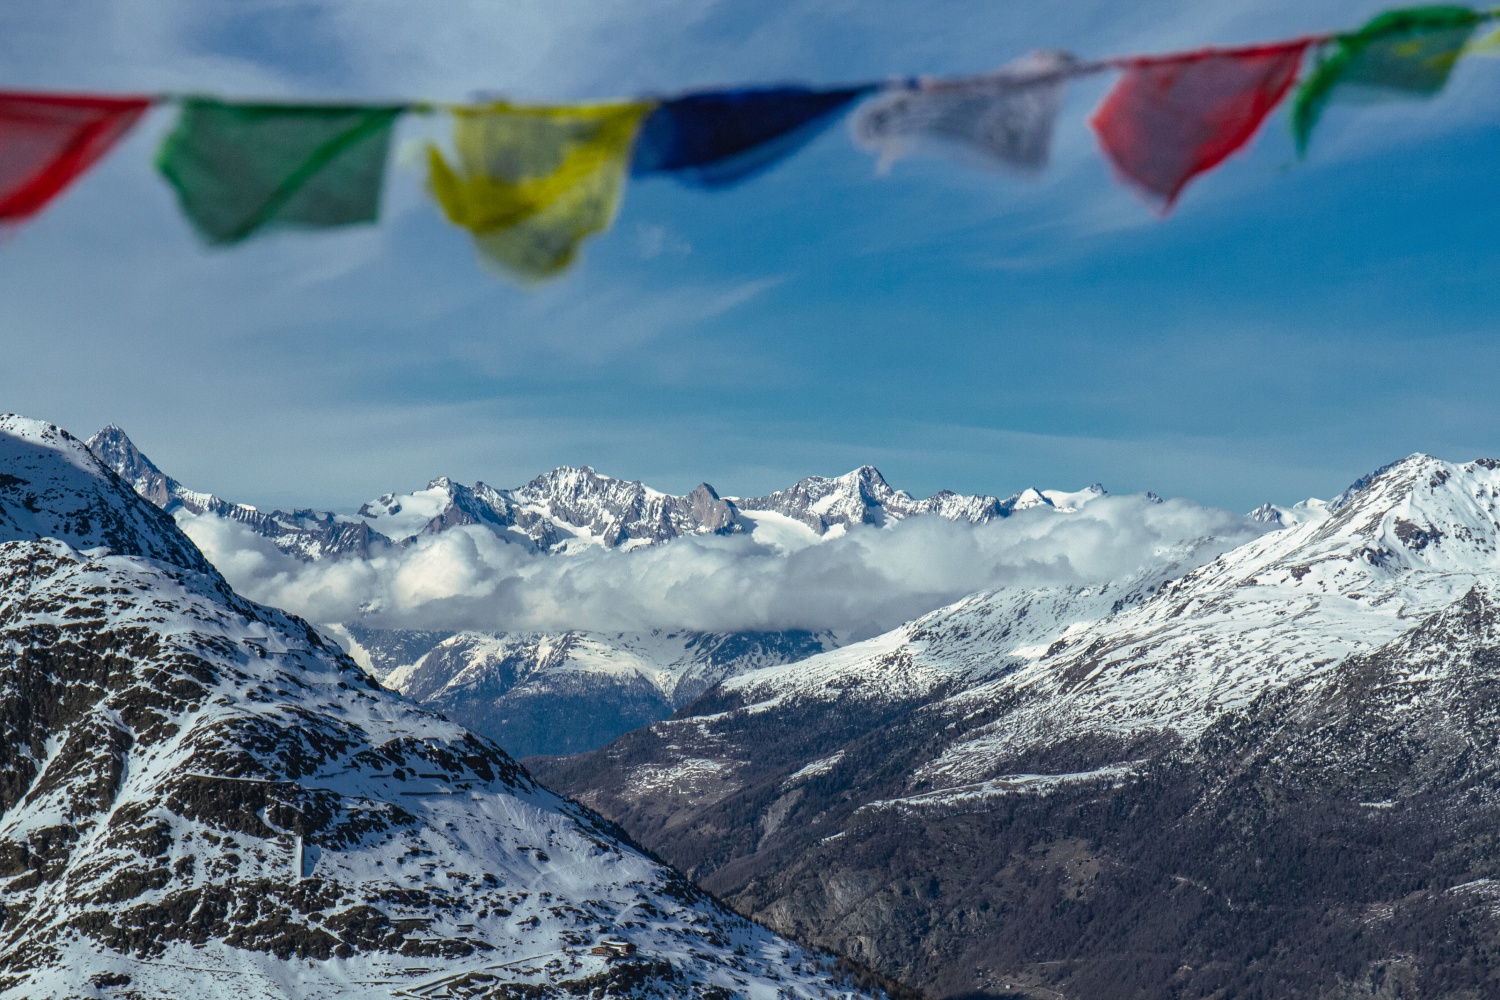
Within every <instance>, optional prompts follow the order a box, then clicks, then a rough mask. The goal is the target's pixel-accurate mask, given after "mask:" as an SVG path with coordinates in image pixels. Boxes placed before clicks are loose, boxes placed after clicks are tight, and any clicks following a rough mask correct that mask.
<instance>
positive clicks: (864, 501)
mask: <svg viewBox="0 0 1500 1000" xmlns="http://www.w3.org/2000/svg"><path fill="white" fill-rule="evenodd" d="M89 448H90V449H91V450H92V451H93V452H94V454H95V455H97V456H98V457H99V459H100V460H101V461H103V462H104V463H105V464H106V465H108V466H109V467H110V468H111V469H113V470H114V471H115V472H116V473H117V474H119V475H120V477H121V478H122V479H124V480H125V481H126V482H129V483H130V484H131V485H133V486H134V487H135V488H136V490H137V491H138V492H139V493H140V494H141V495H142V496H143V497H145V498H146V499H148V500H150V501H151V502H152V503H154V504H156V505H157V506H158V507H161V508H162V509H164V510H168V511H174V512H175V511H178V510H181V511H186V512H188V513H190V514H198V515H201V514H210V515H213V516H216V517H222V518H227V519H230V520H234V521H238V522H240V523H242V524H245V525H246V526H248V527H250V528H251V529H252V530H254V531H256V532H257V533H259V534H261V535H264V536H265V537H267V538H269V539H271V540H272V541H273V542H274V543H275V544H276V545H277V546H278V547H279V548H281V549H282V550H283V551H286V552H288V553H290V554H292V555H296V556H298V557H300V558H303V559H319V558H326V557H340V556H346V555H361V556H367V555H369V554H370V553H371V552H372V551H378V550H379V549H380V548H381V547H385V546H391V545H401V544H408V543H410V542H411V541H412V540H414V539H416V538H419V537H422V536H424V535H433V534H437V533H439V532H442V531H446V530H448V529H451V528H455V527H459V526H461V525H480V526H483V527H487V528H489V529H490V530H492V531H494V532H495V533H496V534H497V535H499V536H500V537H502V538H505V539H507V540H509V541H513V542H517V543H519V544H522V545H525V546H527V547H529V548H531V549H533V550H537V551H543V552H559V553H566V552H569V551H578V550H579V549H580V548H590V547H594V546H602V547H605V548H618V549H630V548H635V547H638V546H641V545H652V544H657V543H660V542H665V541H670V540H671V539H674V538H680V537H683V536H686V535H713V534H737V533H741V532H757V531H759V532H762V533H763V534H766V535H768V536H769V537H771V538H772V539H773V540H774V541H780V542H787V543H793V544H795V543H796V542H800V541H807V540H815V539H817V538H819V537H822V536H823V535H826V534H827V533H829V532H830V531H833V532H839V531H844V530H847V529H848V528H849V527H851V526H854V525H881V526H883V525H887V524H893V523H895V522H897V521H900V520H902V519H904V518H907V517H912V516H917V515H936V516H938V517H944V518H948V519H950V520H964V521H969V522H971V523H975V524H982V523H985V522H986V521H989V520H993V519H995V518H999V517H1005V516H1007V515H1008V514H1010V512H1011V511H1012V510H1016V509H1025V508H1028V507H1033V506H1049V507H1050V506H1056V507H1059V508H1060V509H1067V510H1071V509H1075V508H1076V507H1078V506H1080V505H1082V504H1083V503H1086V502H1087V501H1088V500H1090V499H1092V498H1094V497H1096V496H1100V495H1103V493H1104V489H1103V487H1100V486H1098V485H1097V484H1096V485H1094V486H1091V487H1089V488H1088V489H1086V490H1081V491H1079V492H1076V493H1062V492H1058V491H1056V490H1041V491H1039V490H1035V489H1028V490H1025V491H1023V492H1021V493H1018V494H1016V495H1015V496H1012V497H1010V498H1009V499H1005V500H1001V499H997V498H995V497H990V496H963V495H960V494H956V493H952V492H949V491H946V490H945V491H943V492H941V493H937V494H935V495H933V496H931V497H928V498H926V499H924V500H917V499H914V498H912V496H911V495H910V494H908V493H905V492H903V491H901V490H896V489H892V488H891V486H890V485H889V484H887V483H886V481H885V479H884V478H883V477H882V476H881V475H880V473H879V472H878V471H877V470H876V469H874V468H872V467H870V466H864V467H862V468H859V469H856V470H854V471H853V472H850V473H848V474H846V475H843V476H838V477H836V478H832V479H826V478H823V477H820V476H809V477H808V478H806V479H803V480H801V481H799V482H798V483H797V484H796V485H794V486H792V487H790V488H788V489H785V490H781V491H778V492H776V493H772V494H770V495H769V496H764V497H751V498H737V497H721V496H719V494H718V493H717V492H716V491H715V490H714V488H713V487H712V486H710V485H708V484H707V483H702V484H700V485H699V486H698V487H697V488H696V489H694V490H693V491H692V492H690V493H688V494H687V495H686V496H673V495H671V494H668V493H662V492H660V491H657V490H653V489H652V488H651V487H649V486H646V485H644V484H642V483H638V482H632V481H628V480H623V479H612V478H610V477H609V476H601V475H599V474H598V473H596V472H595V471H594V470H593V469H591V468H588V467H587V466H585V467H583V468H578V469H574V468H568V467H562V468H558V469H554V470H553V471H551V472H549V473H546V474H545V475H541V476H538V477H537V478H535V479H533V480H532V481H531V482H529V483H527V484H525V485H524V486H519V487H516V488H514V489H496V488H494V487H492V486H488V485H486V484H484V483H475V484H474V485H473V486H464V485H463V484H461V483H455V482H453V481H452V480H451V479H449V478H447V477H446V476H444V477H441V478H438V479H434V480H432V482H430V483H428V484H427V487H426V488H425V489H421V490H417V491H415V492H412V493H386V494H384V495H383V496H380V497H378V498H376V499H374V500H371V501H370V502H368V503H366V504H364V505H363V506H361V507H360V508H359V511H358V512H357V513H355V514H335V513H332V512H328V511H315V510H293V511H283V510H275V511H271V512H269V513H266V512H263V511H260V510H257V509H256V508H254V507H250V506H247V505H245V504H237V503H231V502H229V501H226V500H223V499H220V498H219V497H216V496H214V495H212V494H209V493H199V492H195V491H193V490H189V489H187V488H186V487H184V486H182V485H181V484H180V483H178V482H177V481H176V480H175V479H172V478H171V477H170V476H167V475H166V474H165V473H163V472H162V471H161V470H160V469H158V468H157V467H156V466H155V465H154V464H152V463H151V461H150V460H149V459H148V458H146V456H145V455H143V454H142V453H141V452H140V450H139V449H138V448H136V447H135V445H134V444H133V443H131V441H130V439H129V438H128V437H127V436H126V434H125V432H124V431H123V430H121V429H120V428H119V427H116V426H114V425H110V426H108V427H105V428H104V429H103V430H101V431H100V432H99V433H98V434H96V435H94V437H93V438H91V439H90V440H89Z"/></svg>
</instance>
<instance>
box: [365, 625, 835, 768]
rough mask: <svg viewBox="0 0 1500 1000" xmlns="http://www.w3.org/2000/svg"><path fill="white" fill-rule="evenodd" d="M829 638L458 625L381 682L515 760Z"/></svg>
mask: <svg viewBox="0 0 1500 1000" xmlns="http://www.w3.org/2000/svg"><path fill="white" fill-rule="evenodd" d="M834 645H835V642H834V638H833V636H832V635H830V634H828V633H826V632H729V633H709V632H668V631H658V632H652V633H646V634H636V633H613V634H601V633H591V632H559V633H537V632H523V633H486V632H461V633H459V634H457V635H455V636H452V637H450V638H448V639H446V640H444V641H443V642H441V643H439V644H437V645H436V646H435V648H433V649H432V650H431V651H429V652H427V653H426V654H425V655H424V656H423V657H422V658H421V659H420V660H419V661H417V662H416V663H415V664H413V665H411V666H408V667H403V668H398V669H397V670H396V671H395V672H393V673H392V674H390V675H389V676H388V677H387V678H386V681H385V683H386V685H387V686H388V687H390V688H392V689H394V690H396V691H400V692H401V693H402V694H405V695H406V696H408V697H409V698H411V699H413V700H414V701H416V702H418V703H419V704H421V705H424V706H426V707H427V708H431V709H433V710H434V711H438V712H441V713H442V714H443V715H445V716H447V717H448V718H450V719H453V720H454V721H455V722H459V723H462V724H463V725H465V726H467V727H468V728H470V729H472V730H473V731H474V732H477V733H481V734H483V735H485V736H488V737H490V738H491V739H493V740H495V741H496V742H497V743H499V744H500V745H501V746H503V747H505V748H506V749H507V750H508V751H510V752H511V753H512V754H514V755H516V756H517V757H530V756H533V755H537V754H569V753H582V752H583V751H585V750H593V749H597V748H598V747H602V746H603V745H604V744H606V743H608V742H609V741H610V740H612V739H614V738H615V737H617V736H620V735H622V734H624V733H627V732H629V731H630V730H632V729H636V728H638V727H640V726H644V725H647V724H649V723H652V722H656V721H658V720H660V719H665V718H666V717H667V716H669V715H671V714H672V712H673V711H675V710H676V709H678V708H680V707H682V706H683V705H686V704H687V703H688V702H690V701H692V700H693V699H695V698H697V697H698V696H699V695H701V694H703V693H704V692H705V691H707V690H708V689H709V688H710V687H712V686H713V685H715V684H717V683H718V682H719V681H721V680H723V679H724V678H725V677H730V676H734V675H736V674H739V673H743V672H745V671H747V670H753V669H755V668H758V667H764V666H770V665H775V664H781V663H791V662H793V661H796V660H801V659H805V658H806V657H808V656H811V655H813V654H814V653H820V652H822V651H823V650H825V649H831V648H833V646H834Z"/></svg>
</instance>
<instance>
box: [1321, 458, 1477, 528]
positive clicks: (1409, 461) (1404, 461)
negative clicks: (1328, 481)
mask: <svg viewBox="0 0 1500 1000" xmlns="http://www.w3.org/2000/svg"><path fill="white" fill-rule="evenodd" d="M1448 464H1449V463H1447V462H1444V461H1442V460H1441V459H1438V458H1434V457H1433V456H1431V455H1428V454H1425V453H1423V452H1420V451H1417V452H1412V453H1411V454H1410V455H1407V456H1406V457H1405V458H1401V459H1397V460H1396V461H1394V462H1388V463H1387V464H1385V465H1382V466H1381V467H1380V468H1378V469H1376V470H1375V471H1374V472H1367V473H1365V474H1364V475H1363V476H1360V477H1359V478H1358V479H1356V480H1355V481H1354V482H1352V483H1350V484H1349V485H1348V487H1346V488H1345V489H1344V491H1343V492H1342V493H1340V494H1339V495H1338V496H1336V497H1334V498H1333V499H1332V500H1330V501H1328V510H1329V512H1330V513H1337V512H1338V511H1339V510H1340V509H1342V508H1343V507H1346V506H1348V504H1349V503H1350V502H1352V501H1353V500H1354V498H1355V497H1357V496H1359V495H1360V494H1361V493H1363V492H1364V491H1365V490H1366V489H1368V488H1369V487H1370V486H1372V485H1373V484H1375V483H1376V482H1377V481H1379V480H1381V479H1383V478H1385V477H1386V476H1388V475H1389V474H1391V473H1395V472H1410V471H1415V470H1416V469H1418V468H1422V467H1426V466H1430V465H1443V466H1447V465H1448Z"/></svg>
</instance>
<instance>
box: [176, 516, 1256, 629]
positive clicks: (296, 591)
mask: <svg viewBox="0 0 1500 1000" xmlns="http://www.w3.org/2000/svg"><path fill="white" fill-rule="evenodd" d="M180 523H181V525H182V527H183V529H184V530H185V531H186V532H187V533H188V534H189V535H190V536H191V537H192V539H193V541H195V542H196V543H197V544H198V546H199V548H201V549H202V550H203V552H204V554H205V555H207V556H208V558H209V559H210V560H211V561H212V562H213V563H214V565H216V566H218V567H219V569H220V570H221V571H222V572H223V573H224V575H225V576H226V577H228V579H229V581H230V582H231V583H232V584H233V585H234V586H235V588H236V589H237V590H239V591H240V592H241V593H243V594H245V595H247V596H249V597H251V598H253V599H255V600H258V601H262V602H264V603H267V604H273V605H277V606H279V607H283V608H286V609H287V610H289V611H292V612H294V613H296V614H299V615H302V616H304V617H306V618H308V619H311V620H313V621H316V622H338V621H351V620H354V619H356V618H361V617H363V618H364V620H365V621H367V623H369V624H371V625H380V626H386V627H398V628H434V629H437V628H449V629H459V628H470V629H481V630H520V629H559V628H580V629H590V630H597V631H637V630H643V629H649V628H688V629H700V630H705V631H728V630H772V629H791V628H806V629H831V630H833V631H835V632H838V633H840V634H842V635H846V636H849V637H851V638H860V637H863V636H867V635H872V634H875V633H877V632H881V631H884V630H886V629H889V628H892V627H894V626H896V625H898V624H900V623H901V622H903V621H907V620H909V619H911V618H914V617H917V616H918V615H921V614H923V613H925V612H927V611H930V610H932V609H934V608H937V607H941V606H942V605H944V604H947V603H950V602H951V601H954V600H957V599H958V598H960V597H963V596H965V595H967V594H971V593H975V592H977V591H981V590H989V589H994V588H1000V587H1040V586H1053V585H1067V584H1086V583H1093V582H1100V581H1105V580H1113V579H1119V578H1121V577H1123V576H1126V575H1128V574H1130V573H1132V572H1134V571H1136V570H1137V569H1139V568H1141V567H1143V566H1146V565H1148V564H1150V563H1151V562H1153V561H1156V560H1161V559H1178V560H1182V559H1187V560H1190V561H1191V562H1192V563H1193V564H1197V563H1201V562H1203V561H1206V560H1208V559H1211V558H1212V557H1213V556H1214V555H1216V554H1218V553H1219V552H1222V551H1225V550H1227V549H1229V548H1231V547H1233V546H1234V545H1238V544H1240V543H1241V542H1244V541H1246V540H1248V539H1249V538H1251V537H1253V536H1254V535H1256V534H1258V533H1259V532H1260V530H1262V529H1261V526H1259V525H1256V524H1255V523H1254V522H1251V521H1249V520H1248V519H1246V518H1244V517H1242V516H1240V515H1237V514H1232V513H1230V512H1228V511H1224V510H1219V509H1216V508H1212V507H1203V506H1200V505H1198V504H1195V503H1192V502H1190V501H1186V500H1170V501H1167V502H1166V503H1152V502H1149V501H1148V500H1146V499H1145V498H1144V497H1140V496H1127V497H1102V498H1100V499H1098V500H1095V501H1093V502H1091V503H1090V504H1088V506H1087V507H1085V508H1083V509H1082V510H1080V511H1078V512H1076V513H1058V512H1054V511H1050V510H1046V509H1034V510H1025V511H1021V512H1018V513H1017V514H1015V515H1013V516H1011V517H1009V518H1006V519H1004V520H1001V521H994V522H991V523H990V524H987V525H980V526H974V525H970V524H968V523H954V522H950V521H945V520H941V519H938V518H932V517H921V518H913V519H910V520H907V521H904V522H901V523H899V524H897V525H895V526H894V527H892V528H890V529H884V530H876V529H871V528H866V529H859V530H854V531H851V532H848V533H847V534H844V535H841V536H839V537H830V538H827V539H825V540H824V541H822V542H821V543H819V544H816V545H810V546H807V547H805V548H801V549H798V550H796V551H787V550H784V549H781V548H778V547H776V546H774V545H771V544H767V543H765V542H762V541H758V540H757V539H756V538H755V537H754V536H753V535H736V536H729V537H720V536H707V537H689V538H683V539H678V540H676V541H673V542H670V543H667V544H664V545H657V546H652V547H646V548H638V549H635V550H634V551H631V552H620V551H615V550H606V549H592V550H588V551H585V552H583V553H581V554H577V555H571V556H555V555H554V556H548V555H532V554H529V553H528V552H526V551H525V550H524V549H523V548H522V547H521V546H518V545H514V544H510V543H507V542H504V541H502V540H501V539H499V538H498V537H497V536H495V535H493V534H491V533H490V532H489V531H488V530H486V529H484V528H480V527H473V526H470V527H464V528H458V529H454V530H449V531H445V532H443V533H441V534H438V535H429V536H424V537H421V538H420V539H419V540H418V541H417V542H416V543H415V544H413V545H410V546H408V547H405V548H400V549H397V550H394V551H392V552H390V553H388V554H384V555H380V556H377V557H375V558H371V559H345V560H329V561H323V562H314V563H307V562H302V561H300V560H297V559H295V558H292V557H291V556H288V555H286V554H285V553H283V552H281V551H280V550H279V549H277V548H276V547H275V546H273V545H272V544H271V543H270V542H269V541H268V540H266V539H265V538H262V537H260V536H258V535H256V534H254V533H252V532H250V531H249V530H248V529H246V528H245V527H243V526H242V525H240V524H238V523H236V522H233V521H226V520H221V519H219V518H216V517H212V516H204V517H191V516H187V517H183V518H182V519H181V520H180Z"/></svg>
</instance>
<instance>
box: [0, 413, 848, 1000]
mask: <svg viewBox="0 0 1500 1000" xmlns="http://www.w3.org/2000/svg"><path fill="white" fill-rule="evenodd" d="M158 485H160V486H163V487H165V488H167V489H170V487H167V486H166V484H165V483H161V482H158ZM0 731H3V739H0V880H3V885H4V890H3V893H0V997H4V998H15V1000H22V998H25V1000H42V998H51V997H57V998H62V997H69V998H73V997H106V996H107V997H115V998H120V1000H126V998H140V1000H145V998H153V1000H154V998H158V997H164V996H186V995H194V996H203V995H211V994H213V993H215V992H221V993H225V994H232V995H234V996H237V997H251V998H260V997H268V998H270V997H275V998H285V997H298V998H318V997H334V996H337V997H341V998H348V997H365V996H368V997H387V996H391V995H392V993H393V991H397V992H399V993H400V994H401V995H404V996H417V997H424V998H432V1000H439V998H452V1000H457V998H462V997H479V996H485V997H509V998H516V1000H519V998H522V997H525V998H541V997H551V996H581V995H592V996H632V997H646V996H660V997H667V996H671V997H678V996H699V997H704V998H727V997H730V996H741V995H743V996H756V997H765V998H767V1000H770V998H772V997H778V998H779V997H786V996H797V997H833V996H849V995H852V994H851V991H850V990H849V989H847V988H846V987H843V986H841V985H839V983H837V982H836V981H835V980H834V979H832V978H831V977H830V975H829V973H828V969H827V967H826V963H825V962H824V961H823V960H822V959H820V958H819V957H818V956H816V955H813V954H810V953H808V952H806V951H803V950H802V949H800V948H798V947H796V946H794V945H792V944H789V943H788V942H786V941H784V940H782V939H780V938H777V937H776V936H775V935H773V934H771V933H770V932H768V931H766V930H764V929H763V928H761V927H758V926H756V925H754V924H751V923H748V922H746V921H744V920H743V919H742V918H739V917H737V916H735V915H733V914H730V913H728V912H726V911H724V910H723V909H721V908H719V907H718V906H717V905H716V904H715V903H714V902H713V901H712V900H710V899H709V898H707V897H705V896H704V895H703V894H701V893H700V892H698V891H697V890H696V889H694V888H693V887H692V886H691V885H689V884H688V883H686V882H685V881H684V880H683V879H682V878H681V877H680V876H679V875H677V874H676V873H675V872H673V871H672V870H670V869H668V868H666V867H665V866H663V865H661V864H660V863H658V862H656V861H653V860H652V859H650V858H648V857H646V856H645V855H643V854H642V853H640V852H639V851H638V850H637V849H635V848H634V847H632V846H631V845H630V844H629V843H628V842H627V841H625V840H622V839H621V837H620V836H619V834H618V832H617V830H616V829H615V828H613V827H612V826H611V825H610V824H608V823H606V822H604V821H603V820H601V819H600V818H599V817H597V816H596V815H594V814H593V813H591V812H589V811H588V810H586V809H583V808H581V807H579V806H577V805H575V804H574V803H571V802H569V801H567V800H564V799H561V798H559V797H558V796H556V795H554V794H552V793H551V792H549V791H547V790H546V789H545V788H542V787H541V786H539V785H538V784H537V783H536V782H535V781H534V780H533V779H532V777H531V776H530V775H529V774H528V773H527V771H526V770H525V769H524V768H522V767H521V766H520V765H518V764H516V763H515V762H514V761H513V760H512V759H511V758H510V757H508V756H507V755H506V754H505V753H504V752H503V751H501V750H500V749H499V748H498V747H497V746H495V745H494V744H493V743H491V742H489V741H487V740H485V739H483V738H481V737H478V736H476V735H474V734H472V733H470V732H468V731H467V730H465V729H463V728H462V727H461V726H459V725H457V724H455V723H452V722H448V721H445V720H443V719H441V718H439V717H437V716H434V715H431V714H428V713H426V712H424V711H421V710H420V709H417V708H416V707H414V706H413V705H412V704H411V703H410V702H409V701H407V700H405V699H403V698H401V697H399V696H397V695H395V694H392V693H390V692H387V691H385V690H384V689H382V688H380V687H379V686H378V685H377V684H375V683H374V682H373V681H372V680H371V679H369V678H368V677H367V676H366V675H365V674H364V673H363V672H362V671H361V670H360V669H359V668H358V667H357V666H356V665H355V664H354V663H353V662H352V661H351V660H350V659H349V658H348V657H347V656H346V655H345V654H344V653H343V652H342V651H341V650H340V649H339V648H338V647H337V646H335V645H333V644H332V643H330V642H327V641H326V640H324V639H323V638H322V637H321V636H320V635H319V634H318V633H317V632H316V631H315V630H314V629H312V628H310V627H309V626H308V625H307V624H306V623H304V622H301V621H299V620H297V619H295V618H292V617H290V616H288V615H285V614H283V613H281V612H278V611H275V610H272V609H269V608H266V607H262V606H259V605H255V604H252V603H251V602H248V601H245V600H243V599H242V598H240V597H238V596H237V595H235V594H234V593H233V591H232V590H231V589H230V588H229V587H228V585H227V584H226V583H225V582H224V580H223V578H222V577H220V576H219V574H218V573H217V572H215V571H214V570H213V569H212V567H210V566H208V565H207V564H206V563H205V562H204V561H203V559H202V557H201V556H200V555H199V554H198V553H197V551H196V549H194V547H193V546H192V544H191V542H189V541H188V540H187V539H186V537H185V536H183V535H182V534H181V532H180V531H178V529H177V528H176V526H175V525H174V524H173V522H172V520H171V518H170V517H168V516H167V515H166V514H164V513H163V512H162V511H161V510H160V509H158V508H157V507H155V506H153V505H151V504H150V503H148V502H146V501H145V500H143V499H141V498H140V497H138V496H137V495H136V494H135V492H134V491H133V489H132V488H131V486H130V485H128V484H127V483H126V482H124V481H122V480H121V479H120V478H119V477H117V476H116V475H115V474H114V473H113V472H112V471H110V470H109V469H108V468H107V467H105V466H104V465H103V464H101V463H100V462H98V461H97V460H96V459H95V458H94V457H93V456H92V454H91V453H90V452H89V451H88V450H87V449H86V448H85V447H84V445H83V443H82V442H79V441H78V440H76V439H74V438H72V437H71V436H69V435H67V434H66V432H63V431H60V430H58V429H57V428H55V427H51V426H49V425H46V424H41V423H38V422H35V421H28V420H24V419H21V418H16V417H3V418H0ZM605 938H608V939H611V940H616V941H619V942H621V943H620V944H619V946H618V949H619V951H620V952H621V953H622V954H623V957H621V958H619V959H611V958H609V957H607V956H602V955H597V954H594V953H593V951H592V948H593V947H594V946H596V945H598V943H599V942H600V940H601V939H605Z"/></svg>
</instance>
